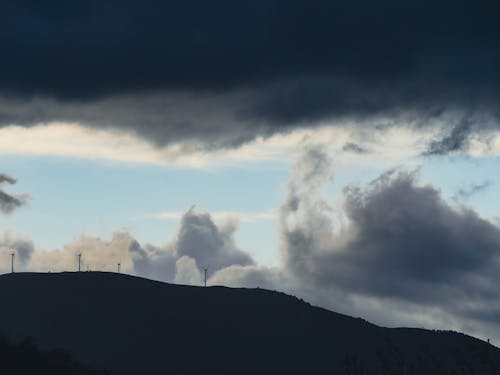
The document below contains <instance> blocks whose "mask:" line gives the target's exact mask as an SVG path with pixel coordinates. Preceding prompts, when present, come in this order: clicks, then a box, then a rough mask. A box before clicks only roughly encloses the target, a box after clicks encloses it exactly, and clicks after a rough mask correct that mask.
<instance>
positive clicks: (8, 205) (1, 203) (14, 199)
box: [0, 173, 28, 214]
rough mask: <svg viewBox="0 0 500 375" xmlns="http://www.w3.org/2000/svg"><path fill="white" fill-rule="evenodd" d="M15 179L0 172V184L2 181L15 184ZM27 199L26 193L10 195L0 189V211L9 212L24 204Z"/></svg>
mask: <svg viewBox="0 0 500 375" xmlns="http://www.w3.org/2000/svg"><path fill="white" fill-rule="evenodd" d="M16 182H17V180H16V179H15V178H13V177H11V176H9V175H6V174H5V173H0V186H1V185H2V184H4V183H8V184H15V183H16ZM27 200H28V196H27V195H11V194H7V193H6V192H4V191H3V190H0V211H2V212H3V213H4V214H10V213H11V212H12V211H14V210H15V209H16V208H18V207H20V206H22V205H23V204H25V203H26V202H27Z"/></svg>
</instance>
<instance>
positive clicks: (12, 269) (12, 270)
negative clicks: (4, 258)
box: [10, 253, 15, 273]
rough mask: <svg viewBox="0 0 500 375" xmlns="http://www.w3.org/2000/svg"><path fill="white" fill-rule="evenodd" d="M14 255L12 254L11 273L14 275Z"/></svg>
mask: <svg viewBox="0 0 500 375" xmlns="http://www.w3.org/2000/svg"><path fill="white" fill-rule="evenodd" d="M14 256H15V254H14V253H11V254H10V272H11V273H14Z"/></svg>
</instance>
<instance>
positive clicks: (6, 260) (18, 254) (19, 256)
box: [0, 177, 35, 272]
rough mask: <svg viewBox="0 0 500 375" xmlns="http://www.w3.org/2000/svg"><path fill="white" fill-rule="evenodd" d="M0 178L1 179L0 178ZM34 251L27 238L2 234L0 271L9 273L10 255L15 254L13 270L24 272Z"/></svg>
mask: <svg viewBox="0 0 500 375" xmlns="http://www.w3.org/2000/svg"><path fill="white" fill-rule="evenodd" d="M0 178H1V177H0ZM34 251H35V246H34V244H33V241H32V240H31V239H30V238H28V237H23V236H16V235H14V234H12V233H10V232H3V233H2V236H1V237H0V257H1V258H2V261H0V270H1V271H3V272H10V254H12V253H14V254H15V261H16V266H15V270H16V271H17V270H21V271H22V270H25V269H26V267H27V266H28V263H29V261H30V259H31V256H32V255H33V253H34Z"/></svg>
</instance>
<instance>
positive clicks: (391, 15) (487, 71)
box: [0, 0, 500, 153]
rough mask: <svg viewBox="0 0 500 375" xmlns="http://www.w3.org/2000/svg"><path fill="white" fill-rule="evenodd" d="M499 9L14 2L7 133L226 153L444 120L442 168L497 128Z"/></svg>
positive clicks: (479, 5) (5, 14)
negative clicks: (88, 131) (119, 133)
mask: <svg viewBox="0 0 500 375" xmlns="http://www.w3.org/2000/svg"><path fill="white" fill-rule="evenodd" d="M499 10H500V9H499V6H498V5H497V4H496V3H494V2H492V1H488V0H479V1H469V0H459V1H451V0H445V1H441V2H439V4H436V3H435V2H429V1H420V2H418V3H401V2H397V1H394V0H383V1H378V2H376V3H374V2H372V1H362V2H356V3H346V2H340V1H326V0H317V1H312V2H311V1H304V0H292V1H286V2H285V1H282V0H272V1H263V0H258V1H253V2H251V3H246V4H242V3H238V4H237V5H236V4H234V3H232V2H229V1H217V2H215V3H210V4H207V3H206V2H203V1H200V0H189V1H169V2H168V3H165V2H160V1H146V2H140V3H137V2H133V1H125V2H123V1H121V2H117V1H112V2H108V3H107V4H106V6H103V5H102V4H100V3H97V2H95V1H87V2H79V3H76V4H73V5H72V6H71V7H68V6H67V5H66V4H65V3H64V2H62V1H56V2H52V3H51V5H47V6H44V7H40V6H38V5H37V4H35V3H34V2H21V3H20V2H18V1H7V2H6V4H5V5H4V9H3V11H2V15H0V25H1V26H0V32H1V33H2V35H3V36H4V37H3V38H2V39H1V40H2V41H1V42H0V48H1V49H2V51H3V59H2V64H3V66H4V69H3V70H2V72H0V82H1V84H0V97H1V99H0V124H2V125H8V124H18V125H32V124H37V123H44V122H51V121H65V122H78V123H82V124H85V125H86V126H94V127H101V128H102V127H108V128H110V127H118V128H121V129H125V130H127V131H133V132H134V133H136V134H139V135H141V136H143V137H145V138H147V139H149V140H151V141H153V142H156V143H158V144H162V145H164V144H171V143H173V142H175V141H183V142H188V143H190V142H198V143H201V145H202V146H200V147H204V148H206V147H208V148H214V147H215V148H221V147H228V146H235V145H238V144H241V143H244V142H247V141H248V140H250V139H254V138H255V136H257V135H263V136H266V135H269V134H273V133H276V132H281V131H286V130H289V129H291V128H293V127H296V126H308V125H316V124H318V123H320V122H324V121H332V120H338V119H346V118H348V119H353V120H354V123H356V124H358V126H363V127H368V128H370V129H373V130H375V129H377V128H378V126H387V125H390V124H394V122H399V123H403V125H404V124H406V123H412V124H413V125H433V124H435V123H436V122H439V121H438V120H440V119H442V117H443V116H444V115H446V116H449V117H451V119H450V121H449V122H448V123H447V126H448V128H447V131H448V133H449V134H445V135H444V139H443V140H436V143H434V144H433V145H432V147H430V149H429V152H430V153H441V152H444V150H445V149H450V148H451V149H453V148H456V147H459V146H460V143H461V142H462V143H463V134H465V133H467V132H470V131H475V130H476V129H477V128H479V129H482V128H484V127H488V128H489V127H491V126H495V127H496V126H497V125H498V110H497V109H496V103H497V102H498V99H499V96H500V95H499V94H500V91H499V90H500V89H499V87H500V84H499V83H500V82H499V79H500V76H499V75H498V69H497V67H498V66H499V65H500V55H499V54H498V48H497V40H498V37H499V36H500V26H499V23H498V22H497V19H496V17H495V15H496V14H498V13H499ZM485 114H486V115H487V116H486V117H487V118H488V119H487V120H485V119H483V118H481V117H484V116H485ZM464 117H466V118H467V119H468V120H467V121H466V122H469V123H472V126H470V127H469V126H467V129H465V130H466V132H465V133H464V131H465V130H464V128H463V126H462V125H460V124H463V123H464V122H463V121H462V118H464ZM456 127H457V128H458V129H461V130H457V131H454V130H453V129H455V128H456ZM450 137H451V138H457V137H458V140H457V141H455V140H452V139H451V138H450ZM461 139H462V140H461ZM457 142H458V143H457Z"/></svg>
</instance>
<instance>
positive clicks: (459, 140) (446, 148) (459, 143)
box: [424, 116, 473, 155]
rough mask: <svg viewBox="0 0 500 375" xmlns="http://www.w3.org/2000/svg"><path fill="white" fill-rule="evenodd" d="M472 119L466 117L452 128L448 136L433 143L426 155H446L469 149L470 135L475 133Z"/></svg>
mask: <svg viewBox="0 0 500 375" xmlns="http://www.w3.org/2000/svg"><path fill="white" fill-rule="evenodd" d="M472 121H473V120H472V119H470V118H469V117H468V116H464V118H463V119H462V120H460V122H459V123H458V124H456V125H455V126H452V127H451V131H450V132H449V134H448V135H446V136H444V137H443V138H441V139H439V140H434V141H432V142H431V143H430V144H429V146H428V150H427V151H426V152H425V153H424V155H445V154H448V153H450V152H456V151H462V150H463V149H464V148H466V147H467V145H468V141H469V137H470V134H471V133H472V132H473V123H472Z"/></svg>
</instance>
